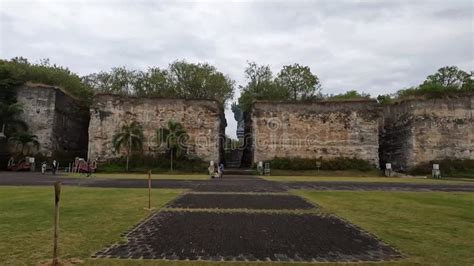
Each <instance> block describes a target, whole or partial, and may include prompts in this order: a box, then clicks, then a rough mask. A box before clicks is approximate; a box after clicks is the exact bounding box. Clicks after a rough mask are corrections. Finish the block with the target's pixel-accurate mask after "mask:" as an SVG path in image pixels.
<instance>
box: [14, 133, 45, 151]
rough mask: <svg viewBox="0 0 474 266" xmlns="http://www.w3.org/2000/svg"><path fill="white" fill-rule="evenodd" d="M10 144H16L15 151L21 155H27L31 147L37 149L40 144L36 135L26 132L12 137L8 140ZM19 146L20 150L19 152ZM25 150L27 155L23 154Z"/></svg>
mask: <svg viewBox="0 0 474 266" xmlns="http://www.w3.org/2000/svg"><path fill="white" fill-rule="evenodd" d="M8 141H9V142H10V143H14V144H16V147H15V149H16V150H17V151H20V154H21V155H29V154H30V152H31V150H30V149H31V146H33V147H35V148H36V149H39V146H40V143H39V142H38V137H37V136H36V135H32V134H29V133H27V132H19V133H16V134H15V135H13V136H12V137H10V138H9V139H8ZM19 146H21V149H20V150H19V149H18V148H19ZM25 150H26V151H27V153H25Z"/></svg>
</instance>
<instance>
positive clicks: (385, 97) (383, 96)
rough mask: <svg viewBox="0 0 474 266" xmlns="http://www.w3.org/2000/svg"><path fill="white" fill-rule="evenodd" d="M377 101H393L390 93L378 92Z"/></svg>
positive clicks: (382, 102)
mask: <svg viewBox="0 0 474 266" xmlns="http://www.w3.org/2000/svg"><path fill="white" fill-rule="evenodd" d="M377 102H378V103H380V104H389V103H392V102H393V99H392V96H391V95H390V94H380V95H379V96H377Z"/></svg>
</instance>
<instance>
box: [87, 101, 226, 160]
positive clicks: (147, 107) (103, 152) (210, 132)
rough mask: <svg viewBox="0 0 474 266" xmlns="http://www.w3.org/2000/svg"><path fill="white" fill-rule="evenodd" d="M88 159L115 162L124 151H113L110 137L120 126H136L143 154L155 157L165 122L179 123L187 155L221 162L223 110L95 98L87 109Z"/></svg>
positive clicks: (207, 104)
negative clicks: (140, 131) (158, 134)
mask: <svg viewBox="0 0 474 266" xmlns="http://www.w3.org/2000/svg"><path fill="white" fill-rule="evenodd" d="M90 115H91V121H90V125H89V152H88V154H89V156H88V157H89V159H96V158H97V159H99V160H100V161H106V160H110V159H114V158H119V157H120V156H122V155H123V154H124V151H116V150H115V149H114V148H113V145H112V139H113V136H114V135H115V134H116V133H117V132H118V131H119V129H120V128H121V126H122V125H124V124H126V123H131V121H137V122H139V123H140V124H141V125H142V127H143V133H144V137H145V139H144V142H143V151H142V153H143V154H154V153H156V152H157V151H159V150H157V149H159V148H158V147H157V144H156V143H155V141H154V139H155V138H156V130H157V129H159V128H163V127H165V128H166V127H167V123H168V121H170V120H172V121H175V122H180V123H181V124H182V125H183V126H184V128H185V129H186V131H187V133H188V134H189V136H190V138H189V141H188V154H189V155H191V156H194V157H198V158H200V159H203V160H214V161H218V160H220V159H221V158H222V153H223V150H222V149H221V147H222V143H223V141H224V140H223V138H221V136H223V134H224V129H225V126H226V122H225V118H224V110H223V108H222V106H221V104H219V103H218V102H216V101H213V100H192V99H164V98H136V97H126V96H117V95H109V94H102V95H97V96H96V97H95V99H94V102H93V104H92V106H91V108H90Z"/></svg>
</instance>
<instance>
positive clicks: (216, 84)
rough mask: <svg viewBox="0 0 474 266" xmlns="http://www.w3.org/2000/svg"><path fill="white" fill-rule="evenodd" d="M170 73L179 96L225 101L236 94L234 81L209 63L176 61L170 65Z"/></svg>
mask: <svg viewBox="0 0 474 266" xmlns="http://www.w3.org/2000/svg"><path fill="white" fill-rule="evenodd" d="M169 73H170V76H171V80H172V84H173V86H174V88H175V91H176V93H177V95H178V96H179V97H183V98H198V99H214V100H217V101H219V102H221V103H225V102H226V101H227V100H229V99H231V98H232V96H233V95H234V81H233V80H232V79H230V78H229V77H228V76H226V75H224V74H222V73H221V72H219V71H217V69H216V68H215V67H214V66H211V65H209V64H207V63H204V64H201V63H199V64H193V63H187V62H186V61H175V62H173V63H172V64H171V65H170V66H169Z"/></svg>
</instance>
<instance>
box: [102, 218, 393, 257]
mask: <svg viewBox="0 0 474 266" xmlns="http://www.w3.org/2000/svg"><path fill="white" fill-rule="evenodd" d="M127 238H128V241H127V242H126V243H121V244H116V245H113V246H111V247H109V248H107V249H105V250H103V251H101V252H98V253H97V254H95V257H98V258H109V257H112V258H128V259H130V258H145V259H172V260H186V259H188V260H198V259H200V260H213V261H221V260H234V261H235V260H248V261H257V260H259V261H307V262H311V261H345V262H349V261H380V260H394V259H398V258H400V257H401V255H400V254H399V253H398V252H397V251H396V250H394V249H392V248H391V247H389V246H387V245H386V244H384V243H382V242H381V241H379V240H378V239H377V238H375V237H374V236H372V235H370V234H368V233H366V232H364V231H362V230H361V229H359V228H356V227H355V226H353V225H351V224H349V223H347V222H345V221H343V220H340V219H338V218H336V217H333V216H324V215H307V214H304V215H290V214H262V213H243V212H235V213H218V214H217V213H212V212H177V211H162V212H158V213H156V214H154V215H152V216H151V218H150V219H148V220H147V221H146V222H144V223H142V224H140V225H139V226H138V227H137V228H135V229H134V230H133V231H131V232H130V233H129V234H128V235H127Z"/></svg>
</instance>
